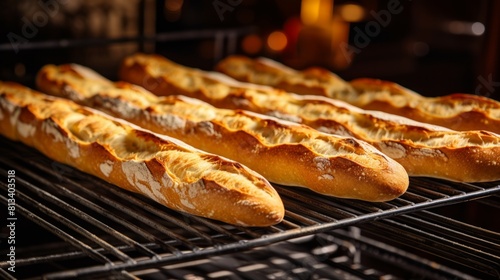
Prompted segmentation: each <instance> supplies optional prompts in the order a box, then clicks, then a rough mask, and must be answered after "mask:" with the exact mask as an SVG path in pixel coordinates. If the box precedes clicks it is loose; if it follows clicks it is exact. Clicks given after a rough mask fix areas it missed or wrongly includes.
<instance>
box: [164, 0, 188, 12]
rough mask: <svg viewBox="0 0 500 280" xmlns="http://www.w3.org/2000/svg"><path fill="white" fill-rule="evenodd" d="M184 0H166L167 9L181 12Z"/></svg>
mask: <svg viewBox="0 0 500 280" xmlns="http://www.w3.org/2000/svg"><path fill="white" fill-rule="evenodd" d="M183 2H184V1H183V0H167V1H165V9H166V10H167V11H170V12H179V11H180V10H181V9H182V4H183Z"/></svg>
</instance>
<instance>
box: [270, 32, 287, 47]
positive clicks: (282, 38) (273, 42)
mask: <svg viewBox="0 0 500 280" xmlns="http://www.w3.org/2000/svg"><path fill="white" fill-rule="evenodd" d="M287 44H288V40H287V38H286V35H285V33H283V32H281V31H274V32H273V33H271V34H269V36H268V37H267V46H268V47H269V48H270V49H271V50H273V51H277V52H279V51H282V50H284V49H285V48H286V45H287Z"/></svg>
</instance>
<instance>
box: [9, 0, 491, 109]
mask: <svg viewBox="0 0 500 280" xmlns="http://www.w3.org/2000/svg"><path fill="white" fill-rule="evenodd" d="M499 12H500V3H499V1H494V0H479V1H451V0H442V1H431V0H419V1H411V0H380V1H375V0H359V1H341V0H335V1H334V0H274V1H257V0H208V1H193V0H191V1H190V0H163V1H162V0H157V1H155V0H131V1H118V0H112V1H108V0H86V1H84V0H16V1H10V0H8V1H2V2H1V3H0V79H2V80H15V81H19V82H22V83H25V84H27V85H32V84H33V78H34V74H35V73H36V71H37V70H38V69H39V68H40V67H41V66H42V65H44V64H47V63H68V62H75V63H81V64H84V65H87V66H90V67H92V68H94V69H96V70H98V71H99V72H101V73H103V74H104V75H105V76H107V77H109V78H111V79H115V78H116V70H117V68H118V66H119V64H120V61H121V60H122V59H123V57H124V56H126V55H129V54H131V53H134V52H137V51H142V52H149V53H153V52H155V53H160V54H163V55H165V56H167V57H168V58H170V59H172V60H174V61H177V62H179V63H182V64H185V65H188V66H192V67H199V68H202V69H207V70H209V69H212V68H213V66H214V64H215V63H216V62H217V61H218V60H220V59H221V58H223V57H224V56H226V55H229V54H233V53H238V54H244V55H248V56H252V57H256V56H265V57H269V58H273V59H276V60H278V61H281V62H283V63H285V64H287V65H289V66H292V67H294V68H298V69H302V68H305V67H308V66H322V67H326V68H328V69H330V70H332V71H334V72H336V73H337V74H339V75H340V76H341V77H343V78H344V79H347V80H350V79H354V78H359V77H372V78H381V79H386V80H391V81H395V82H398V83H400V84H402V85H404V86H406V87H408V88H410V89H412V90H415V91H417V92H419V93H421V94H423V95H427V96H438V95H444V94H450V93H454V92H466V93H472V94H477V95H482V96H488V97H491V98H494V99H497V100H498V99H499V97H500V76H499V66H498V65H499V63H498V62H499V58H498V50H499V34H500V20H499V17H498V16H497V14H498V13H499Z"/></svg>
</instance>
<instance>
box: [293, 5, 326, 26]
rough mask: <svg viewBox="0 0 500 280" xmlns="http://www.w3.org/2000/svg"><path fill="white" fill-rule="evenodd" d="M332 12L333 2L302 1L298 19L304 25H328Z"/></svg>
mask: <svg viewBox="0 0 500 280" xmlns="http://www.w3.org/2000/svg"><path fill="white" fill-rule="evenodd" d="M332 12H333V0H302V3H301V8H300V19H301V20H302V22H303V23H304V24H305V25H322V24H329V22H330V20H331V19H332Z"/></svg>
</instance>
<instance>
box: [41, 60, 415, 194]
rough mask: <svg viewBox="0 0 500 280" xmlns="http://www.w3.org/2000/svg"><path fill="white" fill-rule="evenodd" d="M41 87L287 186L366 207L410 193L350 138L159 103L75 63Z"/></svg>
mask: <svg viewBox="0 0 500 280" xmlns="http://www.w3.org/2000/svg"><path fill="white" fill-rule="evenodd" d="M37 85H38V87H39V89H40V90H42V91H44V92H46V93H49V94H52V95H56V96H61V97H65V98H70V99H73V100H75V101H77V102H79V103H82V104H84V105H87V106H90V107H93V108H96V109H99V110H103V111H105V112H106V113H109V114H111V115H114V116H116V117H119V118H123V119H126V120H128V121H130V122H132V123H135V124H136V125H139V126H141V127H144V128H147V129H149V130H152V131H154V132H157V133H161V134H165V135H168V136H171V137H174V138H176V139H179V140H181V141H183V142H186V143H188V144H190V145H192V146H194V147H196V148H199V149H202V150H205V151H207V152H210V153H215V154H219V155H222V156H224V157H228V158H231V159H233V160H236V161H238V162H241V163H243V164H244V165H246V166H248V167H249V168H251V169H252V170H255V171H257V172H258V173H260V174H262V175H264V177H265V178H266V179H268V180H269V181H272V182H275V183H279V184H282V185H288V186H300V187H306V188H309V189H311V190H313V191H316V192H318V193H321V194H325V195H330V196H336V197H342V198H355V199H361V200H368V201H386V200H391V199H394V198H396V197H397V196H399V195H401V194H403V193H404V192H405V191H406V189H407V187H408V174H407V173H406V171H405V170H404V168H403V167H402V166H401V165H400V164H398V163H397V162H395V161H394V160H392V159H391V158H389V157H387V156H385V155H384V154H382V153H381V152H379V151H378V150H377V149H375V148H374V147H372V146H370V145H368V144H367V143H364V142H363V141H359V140H356V139H354V138H352V137H340V136H334V135H328V134H325V133H321V132H319V131H317V130H315V129H313V128H310V127H308V126H305V125H300V124H297V123H292V122H287V121H283V120H280V119H277V118H272V117H268V116H265V115H259V114H255V113H252V112H248V111H242V110H238V111H235V110H226V109H218V108H215V107H213V106H211V105H209V104H207V103H205V102H202V101H199V100H196V99H192V98H188V97H182V96H168V97H157V96H156V95H154V94H152V93H150V92H148V91H146V90H145V89H143V88H141V87H138V86H135V85H131V84H129V83H126V82H117V83H112V82H111V81H109V80H107V79H105V78H104V77H102V76H100V75H99V74H97V73H96V72H94V71H92V70H91V69H89V68H86V67H83V66H80V65H74V64H73V65H61V66H55V65H46V66H44V67H43V68H42V69H41V70H40V71H39V73H38V75H37Z"/></svg>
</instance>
